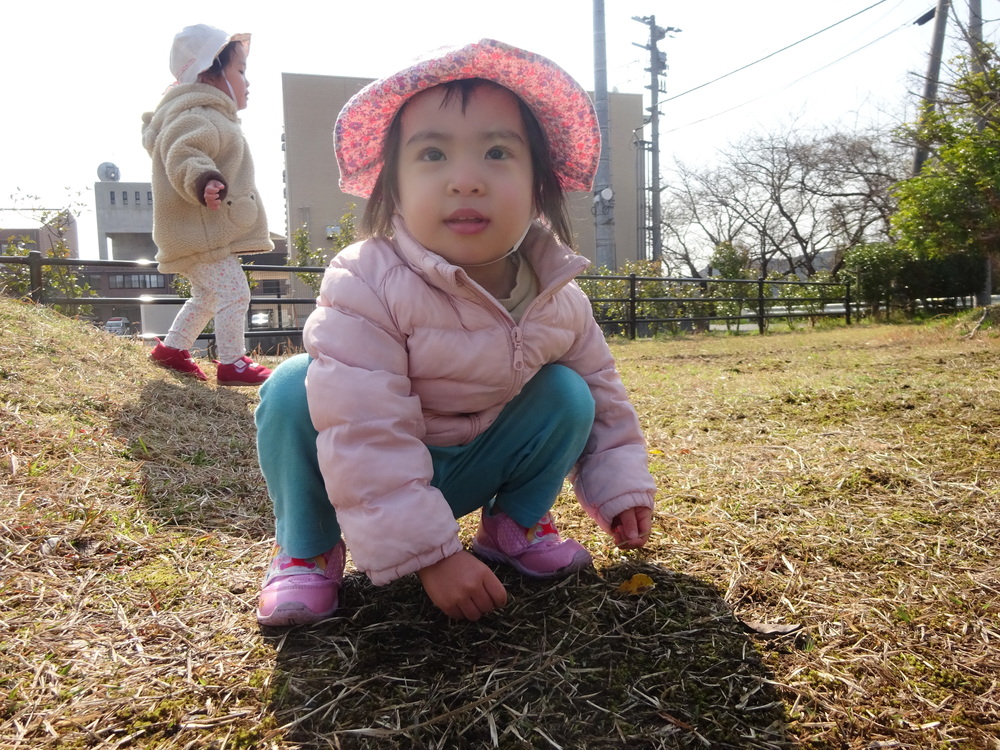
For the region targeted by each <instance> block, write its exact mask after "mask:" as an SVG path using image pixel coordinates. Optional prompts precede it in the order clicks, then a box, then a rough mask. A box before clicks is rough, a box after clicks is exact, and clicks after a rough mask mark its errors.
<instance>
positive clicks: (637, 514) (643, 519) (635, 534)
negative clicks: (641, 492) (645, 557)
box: [611, 506, 653, 549]
mask: <svg viewBox="0 0 1000 750" xmlns="http://www.w3.org/2000/svg"><path fill="white" fill-rule="evenodd" d="M652 521H653V511H652V510H650V509H649V508H646V507H645V506H639V507H638V508H629V509H628V510H623V511H622V512H621V513H619V514H618V515H617V516H615V520H614V521H612V522H611V536H613V537H614V540H615V544H616V545H618V546H619V547H622V548H624V549H635V548H637V547H641V546H643V545H644V544H645V543H646V542H648V541H649V532H650V531H651V530H652Z"/></svg>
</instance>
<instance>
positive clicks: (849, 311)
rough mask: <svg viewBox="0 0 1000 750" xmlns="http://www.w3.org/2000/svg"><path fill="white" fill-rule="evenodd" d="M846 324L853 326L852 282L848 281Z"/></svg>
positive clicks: (845, 309)
mask: <svg viewBox="0 0 1000 750" xmlns="http://www.w3.org/2000/svg"><path fill="white" fill-rule="evenodd" d="M844 322H845V323H847V325H850V324H851V280H850V279H848V280H847V291H846V292H845V294H844Z"/></svg>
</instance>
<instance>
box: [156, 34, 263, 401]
mask: <svg viewBox="0 0 1000 750" xmlns="http://www.w3.org/2000/svg"><path fill="white" fill-rule="evenodd" d="M249 51H250V35H249V34H227V33H226V32H224V31H221V30H220V29H216V28H213V27H212V26H206V25H204V24H199V25H197V26H187V27H185V28H184V29H183V30H182V31H181V32H180V33H179V34H177V36H175V37H174V44H173V47H172V48H171V50H170V71H171V73H173V74H174V77H175V78H176V79H177V80H176V83H175V84H174V85H173V86H171V87H170V88H169V89H168V90H167V93H166V94H165V95H164V97H163V100H162V101H161V102H160V103H159V105H158V106H157V108H156V111H155V112H147V113H145V114H144V115H143V116H142V122H143V125H142V145H143V146H144V147H145V148H146V150H147V151H148V152H149V155H150V156H151V157H152V158H153V240H154V241H155V242H156V246H157V248H159V252H157V254H156V260H157V261H158V262H159V269H160V272H161V273H179V274H181V275H182V276H184V277H185V278H187V279H188V281H190V282H191V298H190V299H188V301H187V302H185V303H184V307H182V308H181V311H180V312H179V313H177V317H175V318H174V322H173V324H172V325H171V326H170V331H169V332H168V333H167V335H166V338H165V340H164V341H159V340H157V342H156V347H155V348H154V349H153V351H152V354H151V355H150V356H151V358H152V359H153V361H154V362H156V363H157V364H159V365H162V366H163V367H167V368H169V369H171V370H176V371H178V372H181V373H184V374H186V375H193V376H194V377H196V378H198V379H199V380H207V379H208V378H207V377H206V375H205V373H204V372H203V371H202V369H201V368H200V367H199V366H198V365H197V363H196V362H195V361H194V360H193V359H192V358H191V354H190V352H189V349H190V348H191V346H192V345H193V344H194V342H195V339H197V338H198V336H199V335H200V334H201V332H202V331H203V330H204V328H205V326H206V325H208V322H209V321H210V320H211V319H212V318H213V317H214V318H215V342H216V348H217V351H218V356H219V364H218V369H217V372H216V379H217V381H218V383H219V385H260V384H261V383H263V382H264V381H265V380H266V379H267V377H268V375H270V374H271V371H270V370H269V369H267V368H266V367H263V366H261V365H259V364H257V363H256V362H254V361H253V360H252V359H250V358H249V357H248V356H246V341H245V337H244V331H245V321H246V313H247V308H248V307H249V306H250V287H249V285H248V284H247V280H246V276H245V275H244V273H243V269H242V268H241V267H240V257H239V256H240V255H241V254H247V253H262V252H266V251H268V250H273V249H274V243H272V242H271V238H270V236H269V234H268V229H267V218H266V217H265V215H264V206H262V205H261V202H260V193H259V192H258V190H257V188H256V186H255V185H254V171H253V159H252V158H251V157H250V149H249V147H248V146H247V142H246V139H245V138H244V137H243V131H242V130H241V129H240V121H239V118H238V116H237V113H238V112H239V110H241V109H244V108H246V106H247V97H248V95H249V88H250V84H249V82H248V81H247V78H246V67H247V53H248V52H249Z"/></svg>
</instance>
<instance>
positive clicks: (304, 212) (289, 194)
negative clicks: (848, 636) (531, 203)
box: [282, 73, 643, 268]
mask: <svg viewBox="0 0 1000 750" xmlns="http://www.w3.org/2000/svg"><path fill="white" fill-rule="evenodd" d="M370 82H371V79H369V78H344V77H340V76H321V75H305V74H299V73H283V74H282V102H283V107H284V123H285V135H284V139H285V140H284V148H285V206H286V211H287V217H286V218H287V227H288V233H289V236H291V235H292V234H294V233H295V232H296V231H297V230H298V229H299V228H300V227H303V226H306V227H308V230H309V240H310V245H311V246H312V247H313V248H319V247H324V246H325V245H327V243H328V239H329V235H330V234H332V233H333V232H335V231H336V229H337V227H338V225H339V222H340V219H341V217H342V216H343V215H344V214H345V213H347V212H348V210H349V207H350V204H351V203H354V204H356V209H355V211H354V212H353V213H354V215H355V216H356V217H359V218H360V216H361V214H362V213H364V200H362V199H360V198H356V197H354V196H351V195H346V194H344V193H341V192H340V190H339V189H338V188H337V179H338V177H339V176H340V172H339V170H338V169H337V160H336V158H335V156H334V153H333V126H334V123H335V122H336V120H337V115H338V114H339V113H340V109H341V107H343V106H344V104H345V103H346V102H347V100H348V99H350V97H351V96H352V95H353V94H355V93H356V92H357V91H359V90H360V89H361V88H362V87H364V86H365V85H366V84H368V83H370ZM608 98H609V102H608V110H609V121H610V141H611V144H610V145H611V176H612V189H613V190H614V196H615V198H614V201H615V205H614V217H615V255H616V259H615V267H616V268H617V267H618V266H620V265H621V264H622V263H624V262H625V261H626V260H636V259H637V254H641V253H640V250H639V245H640V239H639V225H640V223H641V222H639V221H637V217H638V216H639V202H640V201H639V198H640V195H641V189H642V186H641V184H640V182H641V178H640V175H639V171H640V169H639V166H638V164H639V158H638V157H637V153H636V147H635V144H634V135H633V133H634V132H635V131H636V129H637V128H640V127H641V126H642V124H643V110H642V95H641V94H619V93H611V94H609V95H608ZM569 204H570V216H571V219H572V222H573V230H574V232H575V233H576V237H577V242H576V246H577V250H579V251H580V252H581V253H582V254H583V255H585V256H587V257H588V258H590V260H591V261H593V260H594V257H595V253H596V239H595V230H594V216H593V214H592V212H591V208H592V206H593V205H594V198H593V196H592V195H591V194H589V193H572V194H570V201H569ZM289 247H290V248H291V243H289ZM292 252H294V251H292Z"/></svg>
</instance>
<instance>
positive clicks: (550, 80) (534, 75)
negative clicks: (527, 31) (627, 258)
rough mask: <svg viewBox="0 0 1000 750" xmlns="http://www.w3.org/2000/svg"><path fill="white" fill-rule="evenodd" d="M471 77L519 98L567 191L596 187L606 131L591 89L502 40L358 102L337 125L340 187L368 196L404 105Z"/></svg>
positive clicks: (418, 68)
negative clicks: (387, 138) (541, 135)
mask: <svg viewBox="0 0 1000 750" xmlns="http://www.w3.org/2000/svg"><path fill="white" fill-rule="evenodd" d="M468 78H482V79H485V80H488V81H493V82H494V83H497V84H499V85H501V86H503V87H504V88H507V89H509V90H510V91H512V92H514V93H515V94H517V96H519V97H520V98H521V99H522V100H523V101H524V103H525V104H526V105H528V107H529V108H530V109H531V111H532V112H533V113H534V115H535V117H536V118H537V119H538V122H539V124H540V125H541V126H542V130H543V131H544V132H545V135H546V138H548V141H549V148H550V150H551V156H552V163H553V166H554V167H555V171H556V174H557V176H558V178H559V183H560V185H561V187H562V189H563V190H564V191H567V192H569V191H574V190H584V191H589V190H590V189H591V187H592V185H593V182H594V175H595V174H596V171H597V164H598V161H599V159H600V154H601V132H600V127H599V125H598V122H597V115H596V113H595V111H594V105H593V102H592V101H591V100H590V97H589V96H588V94H587V92H586V91H585V90H584V89H583V88H582V87H581V86H580V84H578V83H577V82H576V81H575V80H574V79H573V78H572V77H571V76H570V75H569V74H568V73H567V72H566V71H564V70H563V69H562V68H560V67H559V66H558V65H556V64H555V63H554V62H552V61H551V60H549V59H548V58H545V57H542V56H541V55H538V54H535V53H533V52H528V51H526V50H522V49H518V48H517V47H512V46H510V45H508V44H504V43H503V42H498V41H496V40H494V39H481V40H480V41H478V42H475V43H473V44H469V45H466V46H464V47H458V48H452V49H449V50H447V51H445V52H439V53H437V54H435V55H433V56H431V57H428V58H425V59H423V60H421V61H419V62H417V63H415V64H414V65H411V66H410V67H408V68H406V69H405V70H402V71H400V72H398V73H396V74H394V75H391V76H389V77H387V78H383V79H381V80H378V81H375V82H373V83H371V84H369V85H368V86H366V87H365V88H363V89H362V90H361V91H359V92H358V93H357V94H355V95H354V96H353V97H351V99H350V100H349V101H348V102H347V104H345V105H344V108H343V109H342V110H341V111H340V115H339V116H338V117H337V124H336V126H335V127H334V149H335V151H336V154H337V164H338V166H339V167H340V182H339V184H340V189H341V190H342V191H344V192H345V193H349V194H350V195H356V196H358V197H361V198H368V197H369V196H370V195H371V192H372V188H373V187H374V186H375V181H376V180H377V179H378V175H379V173H380V172H381V170H382V145H383V142H384V140H385V136H386V132H387V131H388V129H389V125H390V124H391V122H392V119H393V117H395V115H396V113H397V112H398V111H399V110H400V108H401V107H402V106H403V105H404V104H405V103H406V102H407V101H408V100H409V99H410V98H412V97H413V96H415V95H416V94H418V93H420V92H421V91H425V90H427V89H429V88H433V87H434V86H438V85H440V84H442V83H448V82H449V81H458V80H463V79H468Z"/></svg>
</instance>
